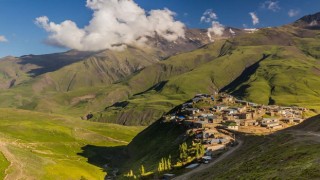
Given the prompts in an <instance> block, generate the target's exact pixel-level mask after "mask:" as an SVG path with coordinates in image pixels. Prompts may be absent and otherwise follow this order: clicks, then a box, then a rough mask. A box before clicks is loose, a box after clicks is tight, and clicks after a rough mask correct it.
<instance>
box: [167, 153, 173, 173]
mask: <svg viewBox="0 0 320 180" xmlns="http://www.w3.org/2000/svg"><path fill="white" fill-rule="evenodd" d="M167 165H168V170H171V169H172V165H171V155H169V158H168V162H167Z"/></svg>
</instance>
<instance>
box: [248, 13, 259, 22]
mask: <svg viewBox="0 0 320 180" xmlns="http://www.w3.org/2000/svg"><path fill="white" fill-rule="evenodd" d="M249 15H250V16H251V18H252V24H253V25H257V24H258V23H259V18H258V16H257V15H256V13H254V12H250V13H249Z"/></svg>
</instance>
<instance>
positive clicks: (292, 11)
mask: <svg viewBox="0 0 320 180" xmlns="http://www.w3.org/2000/svg"><path fill="white" fill-rule="evenodd" d="M299 13H300V10H298V9H290V10H289V11H288V16H289V17H294V16H297V15H299Z"/></svg>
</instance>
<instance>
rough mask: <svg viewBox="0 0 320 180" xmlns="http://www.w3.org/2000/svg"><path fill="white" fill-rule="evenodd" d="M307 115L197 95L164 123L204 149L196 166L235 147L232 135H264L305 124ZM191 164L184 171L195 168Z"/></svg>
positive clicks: (228, 97) (223, 96)
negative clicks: (174, 126)
mask: <svg viewBox="0 0 320 180" xmlns="http://www.w3.org/2000/svg"><path fill="white" fill-rule="evenodd" d="M307 111H308V109H306V108H302V107H296V106H293V107H284V106H277V105H261V104H256V103H252V102H247V101H244V100H239V99H237V98H235V97H233V96H231V95H229V94H225V93H215V94H214V95H208V94H197V95H195V97H194V98H193V99H191V100H190V101H188V102H186V103H184V104H182V105H181V106H179V107H178V108H177V109H176V110H175V112H174V113H171V114H168V115H166V116H164V117H163V120H164V121H170V122H172V123H175V124H178V125H181V126H183V127H185V128H186V129H187V133H188V134H189V135H192V136H193V142H195V143H201V144H203V146H204V147H205V155H204V156H203V157H202V158H201V161H200V162H199V163H205V164H207V163H209V162H210V161H211V160H212V158H214V157H217V155H219V154H221V153H223V152H225V151H226V150H227V149H228V148H230V147H232V146H235V145H237V143H238V141H237V139H236V133H237V132H242V133H249V134H268V133H272V132H275V131H278V130H281V129H284V128H287V127H290V126H292V125H296V124H299V123H301V122H303V121H304V120H305V118H306V117H305V113H306V112H307ZM199 163H194V164H191V165H189V166H187V167H186V168H190V169H192V168H195V167H197V166H199Z"/></svg>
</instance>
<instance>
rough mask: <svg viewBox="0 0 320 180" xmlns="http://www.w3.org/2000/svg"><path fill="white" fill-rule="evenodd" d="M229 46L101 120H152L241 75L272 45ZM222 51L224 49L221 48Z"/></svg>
mask: <svg viewBox="0 0 320 180" xmlns="http://www.w3.org/2000/svg"><path fill="white" fill-rule="evenodd" d="M228 46H229V47H228V48H227V50H225V51H226V53H227V54H225V55H224V56H221V57H217V58H214V60H211V61H209V62H207V63H203V64H201V65H199V66H197V67H196V68H194V69H192V70H191V71H186V72H184V73H181V74H178V75H175V76H172V77H170V78H168V79H165V80H166V83H164V85H163V86H162V87H161V88H159V89H151V90H149V91H146V92H144V93H142V94H138V95H135V96H133V97H131V98H130V99H129V101H128V102H129V104H128V105H127V106H126V107H124V108H122V107H113V108H108V109H107V110H106V111H105V112H103V113H102V117H101V118H100V120H106V121H107V122H108V120H109V121H111V122H114V121H115V120H116V122H118V123H123V122H126V124H129V125H130V124H136V123H142V124H143V123H148V124H149V123H152V122H153V121H155V120H156V119H158V118H159V117H160V116H161V115H162V114H163V113H165V112H167V111H168V110H170V109H171V108H173V107H175V106H176V105H178V104H181V103H182V102H184V101H186V100H188V99H190V98H191V97H193V96H194V94H195V93H201V92H202V93H212V92H213V91H218V90H219V89H220V88H222V87H224V86H226V85H227V84H228V83H230V82H231V81H233V80H234V79H235V78H236V77H238V76H239V75H240V74H241V73H242V71H243V70H244V69H245V68H246V67H249V66H251V65H252V64H254V63H256V62H257V61H259V60H260V59H261V58H263V54H264V53H266V52H268V51H269V50H270V49H271V48H272V47H271V46H258V47H252V46H247V47H237V48H235V49H232V48H233V47H232V45H231V43H228ZM220 52H223V50H221V51H220V49H219V53H220ZM257 52H259V53H257ZM189 57H192V56H191V55H189ZM164 63H166V62H164ZM150 68H151V67H150ZM226 72H227V73H226ZM144 115H147V116H144ZM128 117H130V119H128Z"/></svg>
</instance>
